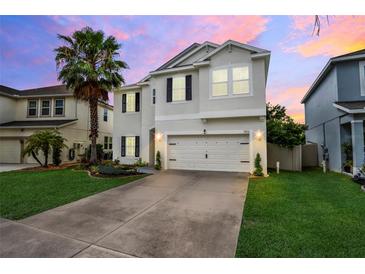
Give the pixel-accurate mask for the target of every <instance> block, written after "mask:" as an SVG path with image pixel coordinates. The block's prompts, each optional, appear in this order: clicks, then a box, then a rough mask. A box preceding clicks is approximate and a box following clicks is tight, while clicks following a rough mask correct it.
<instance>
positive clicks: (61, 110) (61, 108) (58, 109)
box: [54, 99, 65, 116]
mask: <svg viewBox="0 0 365 274" xmlns="http://www.w3.org/2000/svg"><path fill="white" fill-rule="evenodd" d="M64 114H65V100H64V99H56V100H55V108H54V115H55V116H63V115H64Z"/></svg>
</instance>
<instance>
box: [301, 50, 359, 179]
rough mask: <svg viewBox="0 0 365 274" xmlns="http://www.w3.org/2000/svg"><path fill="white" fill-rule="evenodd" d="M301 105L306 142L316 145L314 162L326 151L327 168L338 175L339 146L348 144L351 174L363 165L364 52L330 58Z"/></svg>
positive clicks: (342, 160)
mask: <svg viewBox="0 0 365 274" xmlns="http://www.w3.org/2000/svg"><path fill="white" fill-rule="evenodd" d="M301 103H303V104H304V106H305V122H306V124H307V126H308V129H307V131H306V140H307V142H308V143H316V144H318V160H319V162H322V160H323V159H324V158H323V154H324V153H323V148H327V150H328V158H327V159H328V160H327V165H328V167H329V169H331V170H334V171H338V172H341V171H343V166H344V164H345V162H346V155H345V153H344V152H343V149H342V144H344V143H349V144H352V148H353V149H352V150H353V152H352V159H351V160H352V161H353V173H355V172H357V170H358V168H361V167H362V165H363V164H364V118H365V49H363V50H359V51H356V52H352V53H349V54H345V55H341V56H337V57H333V58H331V59H330V60H329V61H328V63H327V64H326V66H325V67H324V68H323V70H322V72H321V73H320V74H319V76H318V77H317V79H316V80H315V81H314V83H313V84H312V86H311V87H310V89H309V90H308V92H307V93H306V94H305V96H304V97H303V99H302V101H301Z"/></svg>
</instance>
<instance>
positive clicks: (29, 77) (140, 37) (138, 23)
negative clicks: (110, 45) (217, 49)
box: [0, 16, 365, 121]
mask: <svg viewBox="0 0 365 274" xmlns="http://www.w3.org/2000/svg"><path fill="white" fill-rule="evenodd" d="M313 21H314V17H313V16H0V69H1V73H0V83H1V84H3V85H7V86H10V87H13V88H18V89H27V88H34V87H40V86H47V85H55V84H58V82H57V70H56V65H55V61H54V52H53V49H54V48H56V47H57V46H59V45H60V42H59V41H58V39H57V34H58V33H60V34H67V35H68V34H71V33H72V32H73V31H74V30H77V29H80V28H82V27H84V26H86V25H88V26H91V27H93V28H94V29H102V30H103V31H104V32H105V33H106V34H107V35H114V36H115V37H116V38H117V39H118V41H119V42H120V43H121V44H122V45H123V48H122V50H121V58H122V59H123V60H124V61H126V62H127V63H128V64H129V66H130V69H129V70H126V71H125V72H124V76H125V79H126V80H127V83H132V82H135V81H138V80H140V79H141V78H143V77H144V76H145V75H146V74H147V73H148V72H149V71H151V70H153V69H155V68H157V67H158V66H160V65H161V64H162V63H164V62H165V61H166V60H168V59H170V58H171V57H173V56H174V55H175V54H177V53H178V52H179V51H181V50H183V49H184V48H185V47H187V46H189V45H190V44H192V43H193V42H204V41H206V40H209V41H212V42H215V43H223V42H224V41H226V40H228V39H233V40H237V41H239V42H242V43H248V44H252V45H254V46H258V47H262V48H265V49H268V50H270V51H271V52H272V56H271V63H270V71H269V78H268V86H267V99H268V101H270V102H273V103H280V104H283V105H285V106H286V107H287V108H288V111H289V113H290V114H291V115H292V116H293V118H295V119H296V120H298V121H303V107H302V106H301V105H300V103H299V102H300V99H301V98H302V96H303V95H304V93H305V92H306V90H307V89H308V87H309V86H310V84H311V83H312V82H313V80H314V79H315V78H316V76H317V75H318V73H319V72H320V70H321V69H322V67H323V66H324V65H325V63H326V62H327V60H328V59H329V58H330V57H332V56H335V55H339V54H343V53H347V52H350V51H354V50H358V49H361V48H365V39H364V37H365V16H335V17H330V24H329V25H327V24H325V23H324V24H322V25H323V28H322V30H321V34H320V36H319V37H318V36H316V35H312V29H313Z"/></svg>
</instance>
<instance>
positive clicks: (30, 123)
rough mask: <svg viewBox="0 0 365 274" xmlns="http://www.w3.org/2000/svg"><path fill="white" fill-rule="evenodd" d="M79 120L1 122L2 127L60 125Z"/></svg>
mask: <svg viewBox="0 0 365 274" xmlns="http://www.w3.org/2000/svg"><path fill="white" fill-rule="evenodd" d="M74 121H77V119H68V120H65V119H64V120H35V121H12V122H7V123H3V124H0V127H19V128H22V127H50V128H53V127H59V126H62V125H65V124H68V123H71V122H74Z"/></svg>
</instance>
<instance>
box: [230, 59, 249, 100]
mask: <svg viewBox="0 0 365 274" xmlns="http://www.w3.org/2000/svg"><path fill="white" fill-rule="evenodd" d="M249 81H250V79H249V72H248V66H243V67H235V68H232V93H233V94H247V93H249V92H250V88H249V86H250V85H249V84H250V83H249Z"/></svg>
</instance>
